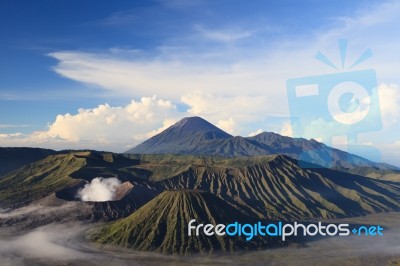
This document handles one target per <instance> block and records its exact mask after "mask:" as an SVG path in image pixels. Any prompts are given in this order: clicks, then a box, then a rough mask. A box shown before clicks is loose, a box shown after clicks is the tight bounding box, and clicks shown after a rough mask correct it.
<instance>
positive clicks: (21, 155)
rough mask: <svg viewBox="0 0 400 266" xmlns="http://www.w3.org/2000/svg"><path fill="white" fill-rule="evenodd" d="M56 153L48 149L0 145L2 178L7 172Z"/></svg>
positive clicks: (0, 171)
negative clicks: (4, 146) (3, 146)
mask: <svg viewBox="0 0 400 266" xmlns="http://www.w3.org/2000/svg"><path fill="white" fill-rule="evenodd" d="M54 154H57V152H56V151H53V150H48V149H39V148H2V147H0V178H1V176H3V175H5V174H6V173H9V172H12V171H14V170H16V169H18V168H20V167H22V166H25V165H27V164H30V163H33V162H36V161H39V160H42V159H44V158H46V157H47V156H49V155H54Z"/></svg>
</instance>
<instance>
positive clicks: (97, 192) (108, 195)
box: [77, 177, 121, 201]
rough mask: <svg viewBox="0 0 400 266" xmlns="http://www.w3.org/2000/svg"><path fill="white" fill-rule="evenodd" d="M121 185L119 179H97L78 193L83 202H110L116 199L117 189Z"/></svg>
mask: <svg viewBox="0 0 400 266" xmlns="http://www.w3.org/2000/svg"><path fill="white" fill-rule="evenodd" d="M119 185H121V181H119V180H118V179H117V178H102V177H96V178H95V179H93V180H92V181H91V182H90V183H88V184H86V185H85V186H84V187H83V188H82V189H81V190H79V191H78V195H77V196H78V198H80V199H81V200H82V201H110V200H114V199H115V192H116V188H117V187H118V186H119Z"/></svg>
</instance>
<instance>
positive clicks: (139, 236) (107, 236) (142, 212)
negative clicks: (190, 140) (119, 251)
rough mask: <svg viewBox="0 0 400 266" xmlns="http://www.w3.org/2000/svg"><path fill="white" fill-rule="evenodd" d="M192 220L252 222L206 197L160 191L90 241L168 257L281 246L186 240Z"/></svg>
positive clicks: (265, 240)
mask: <svg viewBox="0 0 400 266" xmlns="http://www.w3.org/2000/svg"><path fill="white" fill-rule="evenodd" d="M192 219H196V220H197V222H198V223H204V224H206V223H212V224H214V225H216V224H219V223H223V224H227V223H230V222H235V221H239V222H241V223H246V222H249V223H252V222H254V221H255V219H254V218H251V217H249V216H246V215H244V214H243V213H241V212H239V211H238V210H237V209H235V208H234V207H232V206H230V205H229V204H227V203H226V202H224V201H223V200H221V199H219V198H218V197H216V196H214V195H212V194H210V193H206V192H200V191H186V190H178V191H164V192H163V193H161V194H160V195H158V196H157V197H156V198H154V199H153V200H152V201H150V202H149V203H147V204H146V205H144V206H143V207H141V208H140V209H138V210H137V211H135V212H134V213H133V214H132V215H130V216H129V217H127V218H124V219H120V220H119V221H116V222H113V223H111V224H108V225H106V226H105V227H103V228H102V229H101V230H99V231H98V232H96V233H95V234H94V235H92V236H91V239H92V240H94V241H95V242H97V243H100V244H107V245H118V246H123V247H128V248H132V249H135V250H141V251H158V252H162V253H168V254H188V253H192V252H207V253H208V252H214V251H233V250H236V249H255V248H258V247H262V246H268V247H275V246H279V245H282V244H281V242H280V240H278V239H272V238H266V237H264V238H254V239H253V240H251V241H245V239H244V238H243V237H235V238H233V237H227V236H216V235H213V236H206V235H205V234H199V236H194V235H192V236H188V233H187V224H188V223H189V221H190V220H192Z"/></svg>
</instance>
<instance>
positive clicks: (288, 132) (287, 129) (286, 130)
mask: <svg viewBox="0 0 400 266" xmlns="http://www.w3.org/2000/svg"><path fill="white" fill-rule="evenodd" d="M279 134H280V135H282V136H287V137H292V136H293V131H292V125H291V124H290V123H289V122H284V123H283V126H282V129H281V131H280V132H279Z"/></svg>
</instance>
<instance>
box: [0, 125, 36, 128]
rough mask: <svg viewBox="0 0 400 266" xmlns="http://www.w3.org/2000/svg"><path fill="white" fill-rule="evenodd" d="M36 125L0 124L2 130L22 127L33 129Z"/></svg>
mask: <svg viewBox="0 0 400 266" xmlns="http://www.w3.org/2000/svg"><path fill="white" fill-rule="evenodd" d="M33 126H34V125H2V124H0V129H2V128H21V127H33Z"/></svg>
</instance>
